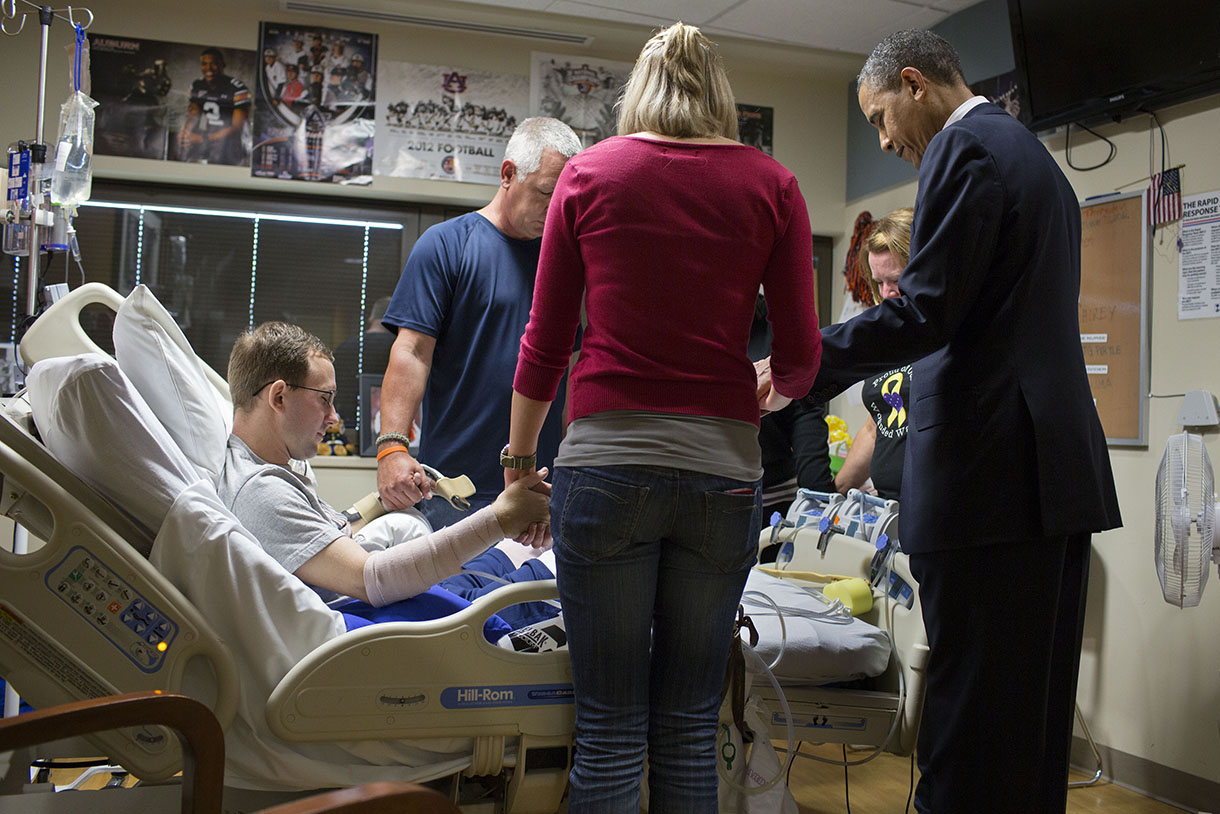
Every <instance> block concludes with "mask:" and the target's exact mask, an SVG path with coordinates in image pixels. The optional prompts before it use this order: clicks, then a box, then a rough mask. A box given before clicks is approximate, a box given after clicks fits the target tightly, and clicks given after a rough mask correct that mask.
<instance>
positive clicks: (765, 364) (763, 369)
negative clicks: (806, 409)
mask: <svg viewBox="0 0 1220 814" xmlns="http://www.w3.org/2000/svg"><path fill="white" fill-rule="evenodd" d="M754 375H755V376H756V377H757V378H758V384H757V387H756V388H755V394H756V395H757V396H758V412H759V414H760V415H766V414H767V413H775V412H779V411H780V410H782V409H784V408H785V407H787V406H788V405H789V404H791V403H792V399H790V398H788V397H787V396H782V395H780V394H779V393H777V392H776V391H775V388H773V387H772V386H771V357H770V356H768V357H766V358H765V359H759V360H758V361H757V362H755V363H754Z"/></svg>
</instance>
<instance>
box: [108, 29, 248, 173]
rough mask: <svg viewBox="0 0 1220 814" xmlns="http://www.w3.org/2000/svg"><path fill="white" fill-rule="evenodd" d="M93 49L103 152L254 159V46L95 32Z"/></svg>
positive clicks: (217, 160) (210, 160)
mask: <svg viewBox="0 0 1220 814" xmlns="http://www.w3.org/2000/svg"><path fill="white" fill-rule="evenodd" d="M89 52H90V70H89V78H90V81H91V87H92V96H93V98H94V99H96V100H97V102H98V108H97V120H96V124H95V128H94V142H95V143H94V151H95V152H97V153H99V154H101V155H120V156H128V157H131V158H157V159H163V160H169V161H193V162H198V163H207V164H230V165H239V166H242V165H246V164H249V162H250V132H251V131H250V112H251V103H252V101H253V98H252V91H251V88H252V86H253V83H254V73H255V65H254V61H255V56H254V52H253V51H248V50H243V49H240V48H219V47H214V46H208V45H190V44H187V43H181V42H163V41H161V40H141V39H133V38H131V37H112V36H108V35H105V34H90V35H89Z"/></svg>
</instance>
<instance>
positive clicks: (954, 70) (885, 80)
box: [856, 29, 966, 91]
mask: <svg viewBox="0 0 1220 814" xmlns="http://www.w3.org/2000/svg"><path fill="white" fill-rule="evenodd" d="M908 67H910V68H915V69H916V70H918V71H919V72H920V73H922V74H923V75H924V76H925V77H927V78H928V79H930V80H931V81H933V82H935V83H936V84H938V85H957V84H958V83H959V82H960V83H962V84H965V82H966V80H965V77H964V76H963V75H962V63H961V60H959V59H958V57H957V51H955V50H953V46H952V45H950V44H949V43H947V42H946V41H945V40H944V39H943V38H942V37H939V36H937V35H936V34H933V33H932V32H931V31H924V30H920V29H916V30H914V31H897V32H895V33H893V34H890V35H889V36H888V37H886V38H885V39H883V40H882V41H881V42H880V43H878V45H877V47H876V48H874V49H873V53H872V54H871V55H869V58H868V59H867V60H866V61H865V63H864V67H863V68H862V69H861V70H860V76H859V77H857V78H856V87H857V88H860V87H863V86H864V85H868V86H869V87H870V88H872V89H874V90H883V91H894V90H898V88H900V87H901V86H902V69H903V68H908Z"/></svg>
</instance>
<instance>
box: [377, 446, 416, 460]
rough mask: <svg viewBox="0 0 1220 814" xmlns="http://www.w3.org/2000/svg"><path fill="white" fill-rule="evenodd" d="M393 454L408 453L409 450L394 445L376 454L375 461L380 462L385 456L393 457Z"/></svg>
mask: <svg viewBox="0 0 1220 814" xmlns="http://www.w3.org/2000/svg"><path fill="white" fill-rule="evenodd" d="M395 452H409V450H408V449H407V448H406V447H404V446H403V445H402V444H395V445H394V446H392V447H386V448H385V449H383V450H381V451H380V452H378V453H377V460H378V461H380V460H381V459H382V458H384V457H385V456H387V455H393V454H394V453H395Z"/></svg>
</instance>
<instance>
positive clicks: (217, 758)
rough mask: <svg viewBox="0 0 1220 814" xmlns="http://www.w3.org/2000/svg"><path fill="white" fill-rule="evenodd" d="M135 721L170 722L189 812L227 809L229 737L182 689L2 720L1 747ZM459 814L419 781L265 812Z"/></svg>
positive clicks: (333, 794)
mask: <svg viewBox="0 0 1220 814" xmlns="http://www.w3.org/2000/svg"><path fill="white" fill-rule="evenodd" d="M129 726H165V727H168V728H169V729H172V730H173V731H174V733H175V734H176V735H177V736H178V739H179V740H180V741H181V743H182V812H183V814H220V811H221V800H222V796H223V790H224V762H225V743H224V732H223V731H222V730H221V728H220V724H219V723H218V722H217V720H216V718H215V716H214V715H212V710H211V709H209V708H208V707H207V706H205V705H204V704H201V703H200V702H198V701H196V700H195V699H193V698H189V697H187V696H185V695H179V694H178V693H168V692H167V693H163V692H160V691H158V690H154V691H144V692H132V693H126V694H125V695H113V696H107V697H103V698H93V699H89V700H86V701H76V702H73V703H70V704H61V705H59V706H55V707H50V708H48V709H41V710H36V711H34V712H29V713H26V714H24V715H18V716H16V717H14V718H5V719H3V720H2V721H0V752H7V751H10V750H13V749H19V748H23V747H28V746H34V745H37V744H40V743H45V742H47V741H51V740H59V739H61V738H71V737H78V736H81V735H89V734H92V733H95V732H103V731H106V730H110V729H119V728H122V727H129ZM389 812H396V814H460V811H459V809H458V807H457V806H456V805H455V804H454V803H452V802H451V801H449V800H448V799H446V798H445V797H444V796H443V795H441V794H440V793H438V792H436V791H433V790H431V789H426V788H424V787H422V786H417V785H415V784H414V783H390V782H386V783H369V784H367V785H364V786H358V787H355V788H350V789H338V790H335V791H329V792H324V793H321V794H317V795H313V796H311V797H307V798H303V799H300V800H294V801H293V802H290V803H285V804H283V805H278V806H274V807H272V808H269V809H265V810H264V811H263V812H262V814H389Z"/></svg>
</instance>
